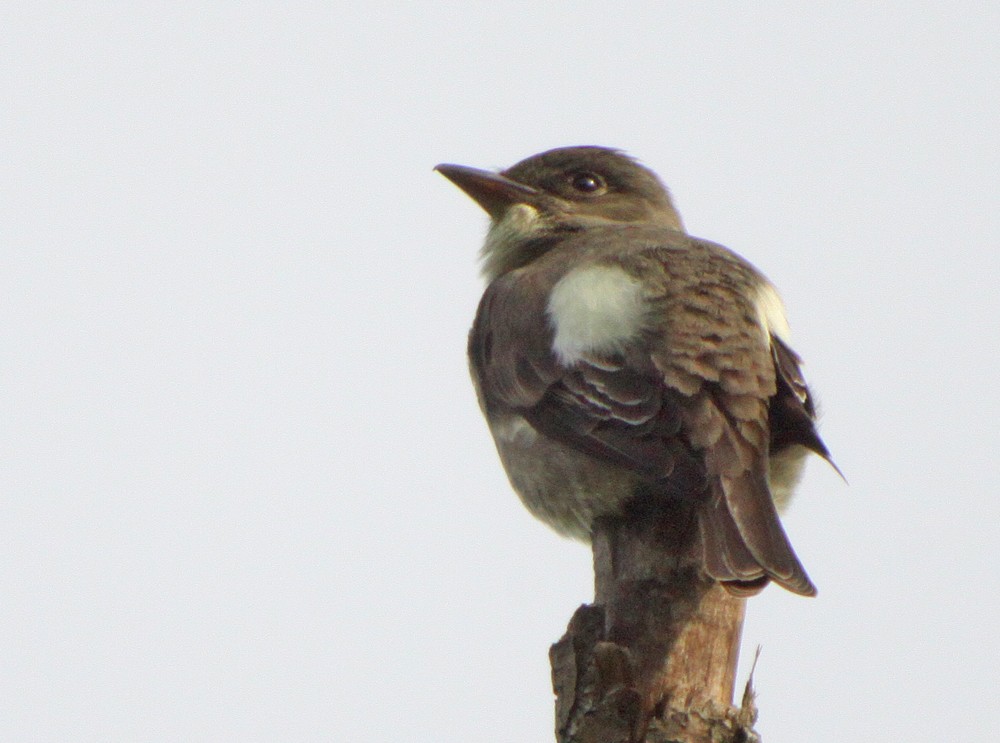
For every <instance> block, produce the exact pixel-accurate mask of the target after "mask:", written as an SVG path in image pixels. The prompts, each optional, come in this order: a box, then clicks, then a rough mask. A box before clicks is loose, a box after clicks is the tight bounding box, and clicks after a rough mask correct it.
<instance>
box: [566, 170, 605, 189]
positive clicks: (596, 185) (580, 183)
mask: <svg viewBox="0 0 1000 743" xmlns="http://www.w3.org/2000/svg"><path fill="white" fill-rule="evenodd" d="M570 185H571V186H573V188H575V189H576V190H577V191H579V192H580V193H597V192H598V191H602V190H604V188H605V187H606V186H605V183H604V179H603V178H601V176H599V175H598V174H597V173H590V172H583V173H576V174H574V175H573V177H572V178H571V179H570Z"/></svg>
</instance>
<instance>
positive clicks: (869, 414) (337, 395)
mask: <svg viewBox="0 0 1000 743" xmlns="http://www.w3.org/2000/svg"><path fill="white" fill-rule="evenodd" d="M872 5H873V4H872V3H844V2H837V3H823V4H816V3H792V2H784V3H760V4H758V3H753V4H750V3H697V4H694V3H665V2H636V3H630V4H628V5H626V6H623V7H621V8H619V9H612V8H611V4H607V3H596V2H576V3H538V2H531V3H506V2H489V3H480V2H471V3H470V2H452V3H412V4H409V5H406V6H404V4H403V3H384V2H368V3H360V2H355V3H342V2H333V3H300V2H289V3H283V4H280V7H278V4H274V3H259V2H251V3H248V2H238V3H237V2H229V3H226V2H220V3H213V4H201V3H169V4H162V3H119V4H108V3H44V4H43V3H37V2H24V3H21V2H8V3H5V4H4V6H3V8H2V9H0V65H2V67H0V86H2V88H0V91H2V100H3V101H4V102H3V104H2V111H3V115H2V116H0V148H2V157H0V169H2V174H3V180H2V183H3V196H2V198H0V240H2V255H0V318H3V319H2V321H0V349H2V350H0V403H2V410H3V411H4V412H3V422H2V424H0V504H2V509H3V514H2V517H0V601H2V608H0V637H2V638H3V640H2V643H0V738H2V739H3V740H12V741H13V740H17V741H89V740H95V741H96V740H128V741H177V740H185V741H219V740H233V741H356V740H369V739H370V740H375V739H380V738H385V737H387V736H388V737H399V736H402V737H405V738H406V739H407V740H411V741H463V742H464V743H476V742H479V741H481V742H482V743H504V742H505V741H510V742H511V743H513V742H514V741H526V740H538V741H543V740H549V739H550V738H549V736H550V735H551V727H552V703H551V690H550V687H549V670H548V661H547V658H546V652H547V648H548V645H549V643H551V642H553V641H554V640H556V639H558V637H559V636H560V634H561V633H562V631H563V629H564V627H565V623H566V621H567V620H568V619H569V617H570V615H571V613H572V612H573V610H574V609H575V608H576V606H577V605H578V604H580V603H582V602H584V601H587V600H589V598H590V596H591V567H590V556H589V552H588V550H587V549H586V548H584V547H582V546H580V545H577V544H574V543H570V542H565V541H563V540H561V539H560V538H558V537H557V536H555V535H554V534H552V533H550V532H549V531H548V530H547V529H546V528H545V527H544V526H542V525H541V524H539V523H537V522H534V521H533V520H532V519H531V517H530V516H529V515H528V514H527V513H526V512H525V511H523V509H522V508H521V506H520V504H519V503H518V502H517V499H516V497H515V496H514V495H513V494H512V492H511V491H510V489H509V487H508V485H507V483H506V480H505V478H504V475H503V473H502V471H501V469H500V466H499V464H498V462H497V461H496V455H495V453H494V451H493V447H492V443H491V442H490V440H489V437H488V434H487V432H486V429H485V426H484V424H483V423H482V421H481V420H480V417H479V412H478V409H477V407H476V404H475V401H474V398H473V394H472V390H471V387H470V385H469V382H468V378H467V373H466V366H465V359H464V343H465V335H466V331H467V328H468V325H469V323H470V322H471V318H472V314H473V312H474V309H475V305H476V302H477V300H478V297H479V294H480V292H481V284H480V281H479V278H478V276H477V269H476V263H475V261H476V252H477V250H478V246H479V242H480V240H481V237H482V234H483V231H484V228H485V215H483V214H482V213H481V212H480V211H479V210H478V209H477V207H476V206H475V205H474V204H473V203H472V202H471V201H470V200H469V199H468V198H466V197H465V196H464V195H462V194H461V193H460V192H459V191H458V190H457V189H455V188H454V187H453V186H452V185H451V184H449V183H448V182H447V181H445V180H444V179H443V178H441V177H440V176H438V175H436V174H435V173H433V172H432V171H431V168H432V167H433V166H434V165H435V164H436V163H438V162H442V161H448V162H458V163H465V164H469V165H476V166H484V167H492V166H506V165H509V164H511V163H513V162H514V161H516V160H519V159H521V158H522V157H525V156H527V155H530V154H532V153H534V152H537V151H539V150H542V149H547V148H549V147H555V146H561V145H571V144H602V145H610V146H617V147H622V148H624V149H626V150H627V151H628V152H630V153H631V154H633V155H636V156H637V157H639V158H640V159H642V160H643V161H644V162H645V163H646V164H647V165H649V166H650V167H652V168H653V169H654V170H656V171H657V172H658V173H660V175H661V176H662V177H663V179H664V180H665V181H666V182H667V183H668V184H669V185H670V187H671V189H672V191H673V193H674V196H675V199H676V201H677V203H678V205H679V207H680V209H681V211H682V213H683V215H684V217H685V221H686V224H687V227H688V229H689V231H690V232H692V233H693V234H696V235H699V236H702V237H706V238H710V239H713V240H716V241H719V242H723V243H725V244H726V245H728V246H730V247H732V248H733V249H735V250H737V251H738V252H740V253H742V254H743V255H745V256H747V257H748V258H749V259H750V260H751V261H753V262H754V263H755V264H756V265H758V266H759V267H760V268H761V269H762V270H764V271H765V273H767V274H768V275H769V276H770V277H771V279H772V280H773V281H774V282H775V283H776V284H777V285H778V287H779V288H780V289H781V290H782V293H783V295H784V297H785V300H786V304H787V306H788V311H789V315H790V319H791V322H792V330H793V337H794V338H795V340H796V347H797V349H798V351H799V352H800V353H801V354H802V355H803V356H804V357H805V359H806V361H807V364H808V366H807V368H806V372H807V375H808V377H809V380H810V382H811V383H812V385H813V387H814V389H815V391H816V392H817V393H818V395H819V397H820V400H821V402H822V406H823V410H824V417H823V422H822V432H823V435H824V438H825V439H826V441H827V443H828V444H829V446H830V448H831V449H832V450H833V452H834V456H835V458H836V460H837V462H838V464H839V465H840V467H841V469H843V471H844V472H845V474H846V475H847V478H848V480H849V481H850V485H849V486H845V485H844V484H843V483H842V482H841V481H840V480H839V479H838V478H837V476H836V474H835V473H833V471H832V470H830V469H829V468H828V467H826V466H825V465H824V464H823V463H822V462H819V461H817V462H815V463H813V464H812V465H811V466H810V468H809V470H808V473H807V477H806V480H805V482H804V484H803V487H802V488H801V491H800V495H799V498H798V500H797V501H796V503H795V505H794V506H793V508H792V511H791V513H790V514H789V516H788V517H787V519H786V524H787V528H788V531H789V532H790V534H791V537H792V541H793V543H794V544H795V547H796V550H797V551H798V553H799V555H800V557H801V558H802V560H803V562H804V563H805V565H806V566H807V568H808V570H809V572H810V575H811V576H812V577H813V579H814V580H815V581H816V583H817V584H818V586H819V589H820V595H819V597H818V598H816V599H815V600H807V599H802V598H799V597H795V596H792V595H790V594H788V593H786V592H783V591H781V590H779V589H777V588H769V589H768V590H767V591H766V592H765V593H764V595H763V596H761V597H759V598H756V599H754V600H752V601H751V602H750V606H749V618H748V621H747V627H746V634H745V655H746V656H750V655H752V650H753V648H754V647H755V646H756V645H757V644H762V645H763V648H764V649H763V654H762V656H761V660H760V663H759V665H758V669H757V674H756V680H757V687H758V690H759V692H760V700H759V701H760V707H761V718H760V722H759V726H758V727H759V730H760V731H761V732H762V733H763V735H764V737H765V740H767V742H768V743H799V742H800V741H803V740H810V741H831V742H833V741H838V742H839V741H844V740H859V741H860V740H864V741H897V740H911V741H928V742H931V741H933V742H935V743H936V742H937V741H940V740H945V739H947V740H967V739H973V738H974V737H982V735H983V734H985V733H986V732H987V731H990V730H992V727H990V726H991V723H990V719H991V718H990V716H989V712H990V711H992V710H993V709H994V708H995V706H996V700H997V690H998V689H1000V670H998V668H1000V634H998V632H997V631H996V616H997V614H998V610H1000V604H998V599H997V593H998V588H1000V586H998V580H997V577H996V570H995V568H994V566H993V565H992V564H991V563H992V562H993V559H994V554H995V552H996V545H997V543H998V539H1000V501H998V497H997V493H998V490H1000V475H998V467H997V456H996V442H997V438H998V435H997V434H998V427H997V424H996V421H997V419H998V417H1000V395H998V394H997V391H996V383H995V377H996V375H997V371H998V361H1000V350H998V342H1000V323H998V320H997V318H998V316H1000V291H998V289H997V286H998V283H1000V251H998V245H1000V216H998V215H1000V210H998V208H997V194H998V192H1000V175H998V174H1000V147H998V125H1000V91H998V82H997V81H998V79H1000V45H998V44H997V42H996V29H997V28H1000V11H998V10H997V9H996V8H997V6H996V5H995V4H992V3H987V2H983V3H973V2H957V3H934V4H930V3H883V4H881V6H880V7H878V8H874V7H872Z"/></svg>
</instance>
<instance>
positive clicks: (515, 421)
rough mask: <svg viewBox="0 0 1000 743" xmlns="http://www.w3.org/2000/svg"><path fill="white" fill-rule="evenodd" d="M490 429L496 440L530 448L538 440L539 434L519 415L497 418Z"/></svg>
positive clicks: (491, 423)
mask: <svg viewBox="0 0 1000 743" xmlns="http://www.w3.org/2000/svg"><path fill="white" fill-rule="evenodd" d="M490 429H491V430H492V431H493V436H494V437H495V438H496V439H498V440H500V441H506V442H509V443H520V444H521V445H523V446H530V445H531V444H533V443H534V442H535V439H537V438H538V432H537V431H536V430H535V429H534V428H532V426H531V424H530V423H528V421H526V420H525V419H524V418H522V417H521V416H519V415H508V416H503V417H499V418H495V419H494V420H493V421H491V422H490Z"/></svg>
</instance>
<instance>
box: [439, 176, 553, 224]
mask: <svg viewBox="0 0 1000 743" xmlns="http://www.w3.org/2000/svg"><path fill="white" fill-rule="evenodd" d="M434 170H436V171H437V172H439V173H440V174H441V175H443V176H444V177H445V178H447V179H448V180H449V181H451V182H452V183H454V184H455V185H456V186H458V187H459V188H460V189H462V190H463V191H465V193H467V194H468V195H469V196H471V197H472V198H473V199H474V200H475V202H476V203H477V204H479V206H481V207H483V209H485V210H486V213H487V214H489V215H490V216H491V217H492V218H494V219H499V218H501V217H502V216H503V213H504V212H505V211H507V209H508V208H509V207H511V206H513V205H514V204H530V203H532V202H533V201H534V200H535V199H534V198H533V197H535V196H537V195H538V193H539V191H538V189H536V188H532V187H531V186H525V185H524V184H523V183H518V182H517V181H512V180H511V179H510V178H507V177H505V176H502V175H500V174H499V173H494V172H492V171H489V170H480V169H479V168H469V167H466V166H465V165H448V164H442V165H438V166H437V167H435V168H434Z"/></svg>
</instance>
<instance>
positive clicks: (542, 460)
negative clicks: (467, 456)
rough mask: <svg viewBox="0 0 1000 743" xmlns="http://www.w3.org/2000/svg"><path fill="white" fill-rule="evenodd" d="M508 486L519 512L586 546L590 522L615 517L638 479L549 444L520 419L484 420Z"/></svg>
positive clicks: (563, 446)
mask: <svg viewBox="0 0 1000 743" xmlns="http://www.w3.org/2000/svg"><path fill="white" fill-rule="evenodd" d="M490 430H491V432H492V434H493V439H494V441H495V442H496V447H497V452H498V453H499V455H500V461H501V462H502V463H503V466H504V469H505V470H506V472H507V477H508V479H509V480H510V484H511V486H512V487H513V488H514V491H515V492H516V493H517V494H518V496H519V497H520V499H521V501H522V502H523V503H524V505H525V507H527V509H528V510H529V511H530V512H531V513H532V515H534V516H535V517H536V518H538V519H539V520H541V521H543V522H544V523H546V524H547V525H548V526H550V527H551V528H552V529H554V530H555V531H557V532H559V533H560V534H562V535H564V536H568V537H572V538H574V539H580V540H583V541H589V539H590V532H591V526H592V524H593V522H594V519H595V518H597V517H599V516H606V515H612V514H616V513H619V512H620V511H621V508H622V506H623V504H624V503H625V502H626V501H628V500H629V499H630V498H631V497H632V496H633V494H634V492H635V487H636V485H637V484H638V481H639V479H638V477H637V476H636V475H635V474H634V473H630V472H628V471H626V470H624V469H621V468H619V467H616V466H613V465H609V464H608V463H606V462H600V461H597V460H595V459H594V458H593V457H590V456H588V455H586V454H583V453H581V452H579V451H577V450H575V449H573V448H571V447H568V446H566V445H564V444H561V443H559V442H557V441H554V440H552V439H550V438H549V437H547V436H545V435H544V434H542V433H540V432H539V431H537V430H535V428H534V427H533V426H532V425H531V424H530V423H528V421H526V420H525V419H524V418H523V417H522V416H520V415H516V414H506V415H500V416H494V417H493V418H492V419H491V420H490Z"/></svg>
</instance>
